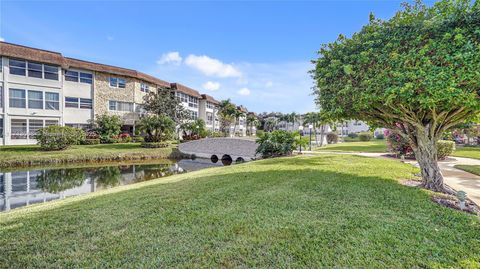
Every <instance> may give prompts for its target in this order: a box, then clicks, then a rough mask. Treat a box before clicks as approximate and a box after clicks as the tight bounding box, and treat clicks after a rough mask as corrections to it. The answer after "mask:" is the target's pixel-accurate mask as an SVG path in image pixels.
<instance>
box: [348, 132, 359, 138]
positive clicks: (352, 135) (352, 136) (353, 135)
mask: <svg viewBox="0 0 480 269" xmlns="http://www.w3.org/2000/svg"><path fill="white" fill-rule="evenodd" d="M348 137H350V138H357V137H358V134H357V133H349V134H348Z"/></svg>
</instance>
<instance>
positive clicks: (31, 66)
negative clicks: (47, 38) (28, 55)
mask: <svg viewBox="0 0 480 269" xmlns="http://www.w3.org/2000/svg"><path fill="white" fill-rule="evenodd" d="M28 76H29V77H34V78H42V64H39V63H32V62H29V63H28Z"/></svg>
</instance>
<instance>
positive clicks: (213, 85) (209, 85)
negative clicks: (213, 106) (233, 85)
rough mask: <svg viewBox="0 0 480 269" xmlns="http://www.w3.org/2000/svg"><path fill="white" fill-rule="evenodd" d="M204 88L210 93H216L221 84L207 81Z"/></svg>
mask: <svg viewBox="0 0 480 269" xmlns="http://www.w3.org/2000/svg"><path fill="white" fill-rule="evenodd" d="M202 88H204V89H205V90H209V91H216V90H218V89H220V83H218V82H213V81H207V82H205V83H203V85H202Z"/></svg>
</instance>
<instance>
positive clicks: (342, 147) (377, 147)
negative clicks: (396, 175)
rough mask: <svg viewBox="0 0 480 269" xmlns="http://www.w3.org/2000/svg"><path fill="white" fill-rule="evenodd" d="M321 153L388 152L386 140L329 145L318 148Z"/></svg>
mask: <svg viewBox="0 0 480 269" xmlns="http://www.w3.org/2000/svg"><path fill="white" fill-rule="evenodd" d="M316 150H320V151H344V152H387V145H386V144H385V140H378V139H374V140H372V141H366V142H344V143H338V144H329V145H326V146H325V147H321V148H317V149H316Z"/></svg>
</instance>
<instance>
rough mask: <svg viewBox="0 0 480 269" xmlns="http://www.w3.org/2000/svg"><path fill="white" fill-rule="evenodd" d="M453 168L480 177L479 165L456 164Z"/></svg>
mask: <svg viewBox="0 0 480 269" xmlns="http://www.w3.org/2000/svg"><path fill="white" fill-rule="evenodd" d="M455 168H458V169H460V170H463V171H465V172H469V173H472V174H475V175H478V176H480V165H464V164H457V165H455Z"/></svg>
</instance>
